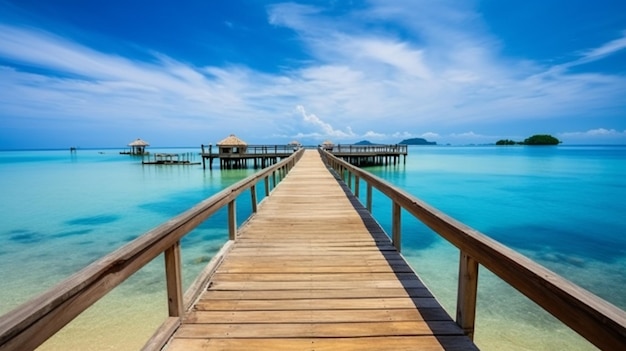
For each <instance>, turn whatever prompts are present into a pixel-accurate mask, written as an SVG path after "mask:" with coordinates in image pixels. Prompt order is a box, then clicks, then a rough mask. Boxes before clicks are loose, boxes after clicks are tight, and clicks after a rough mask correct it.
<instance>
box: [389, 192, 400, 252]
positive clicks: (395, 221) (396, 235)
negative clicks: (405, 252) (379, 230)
mask: <svg viewBox="0 0 626 351" xmlns="http://www.w3.org/2000/svg"><path fill="white" fill-rule="evenodd" d="M401 213H402V208H401V207H400V205H399V204H398V203H397V202H395V201H394V202H393V209H392V216H393V218H392V222H391V223H392V224H391V227H392V228H391V241H393V246H394V247H395V248H396V250H398V252H400V251H401V250H402V235H401V228H402V219H401Z"/></svg>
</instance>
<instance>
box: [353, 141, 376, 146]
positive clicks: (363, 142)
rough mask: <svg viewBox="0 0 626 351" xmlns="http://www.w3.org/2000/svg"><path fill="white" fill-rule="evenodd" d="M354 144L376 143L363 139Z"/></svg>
mask: <svg viewBox="0 0 626 351" xmlns="http://www.w3.org/2000/svg"><path fill="white" fill-rule="evenodd" d="M354 145H375V144H373V143H372V142H371V141H369V140H361V141H359V142H358V143H354Z"/></svg>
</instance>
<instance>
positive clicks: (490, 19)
mask: <svg viewBox="0 0 626 351" xmlns="http://www.w3.org/2000/svg"><path fill="white" fill-rule="evenodd" d="M231 133H234V134H236V135H237V136H239V137H241V138H242V139H244V140H246V141H247V142H249V143H255V144H263V143H271V144H273V143H283V142H284V143H287V142H289V141H291V140H293V139H297V140H299V141H301V142H303V143H306V144H319V143H321V142H322V141H324V140H326V139H330V140H332V141H334V142H336V143H350V142H356V141H359V140H363V139H367V140H370V141H372V142H379V143H397V142H399V141H400V140H402V139H404V138H409V137H423V138H426V139H428V140H433V141H437V142H438V143H440V144H447V143H450V144H469V143H477V144H481V143H494V142H495V141H497V140H499V139H503V138H508V139H514V140H523V139H524V138H526V137H528V136H530V135H533V134H544V133H545V134H552V135H554V136H557V137H558V138H559V139H561V140H562V141H563V142H564V143H565V144H618V143H619V144H626V1H623V0H596V1H586V0H584V1H583V0H567V1H566V0H541V1H538V0H537V1H536V0H529V1H501V0H485V1H478V0H477V1H472V0H465V1H457V0H454V1H452V0H404V1H402V0H370V1H367V0H364V1H358V0H356V1H338V0H335V1H333V0H326V1H322V0H317V1H300V2H272V1H260V0H215V1H204V0H197V1H196V0H193V1H192V0H181V1H159V0H150V1H148V0H141V1H139V0H124V1H119V0H107V1H104V0H92V1H84V0H55V1H52V0H47V1H46V0H15V1H8V0H0V149H12V148H57V147H58V148H65V147H69V146H79V147H124V146H125V145H126V144H127V143H128V142H130V141H132V140H134V139H136V138H138V137H141V138H143V139H145V140H148V141H149V142H150V143H151V144H152V145H153V146H199V145H200V144H208V143H215V142H217V141H219V140H221V139H223V138H224V137H226V136H228V135H229V134H231Z"/></svg>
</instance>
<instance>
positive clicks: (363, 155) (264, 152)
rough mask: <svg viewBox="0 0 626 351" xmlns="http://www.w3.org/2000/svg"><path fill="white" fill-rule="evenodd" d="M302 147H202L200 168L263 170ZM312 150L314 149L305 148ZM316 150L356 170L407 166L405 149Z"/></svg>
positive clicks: (399, 146)
mask: <svg viewBox="0 0 626 351" xmlns="http://www.w3.org/2000/svg"><path fill="white" fill-rule="evenodd" d="M301 148H302V146H300V145H299V144H298V145H294V144H287V145H246V144H244V145H241V146H239V147H234V146H229V147H226V148H224V147H221V146H220V147H219V148H218V151H217V152H214V151H213V146H212V145H201V155H202V167H203V168H204V169H206V164H207V163H208V164H209V168H212V167H213V160H214V159H219V160H220V168H247V167H249V166H253V167H254V168H265V167H267V166H269V165H273V164H276V163H278V162H280V161H281V160H283V159H285V158H287V157H289V156H291V155H292V154H293V153H294V152H296V151H298V150H300V149H301ZM306 148H315V147H306ZM319 148H321V149H323V150H326V151H329V152H330V153H331V154H333V155H335V156H337V157H339V158H341V159H343V160H346V161H347V162H349V163H351V164H353V165H356V166H371V165H391V164H394V165H395V164H397V163H400V159H401V158H402V157H403V162H404V163H406V157H407V155H408V153H409V152H408V146H407V145H402V144H396V145H332V144H323V145H320V146H319Z"/></svg>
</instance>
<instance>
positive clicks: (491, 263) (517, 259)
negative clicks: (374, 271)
mask: <svg viewBox="0 0 626 351" xmlns="http://www.w3.org/2000/svg"><path fill="white" fill-rule="evenodd" d="M319 152H320V153H321V154H322V157H323V159H324V160H325V162H326V163H327V164H328V165H329V166H330V167H332V168H334V169H335V170H336V172H337V173H338V175H339V177H340V178H341V179H342V180H344V175H345V176H347V180H348V184H351V183H352V181H351V178H352V176H354V178H355V181H354V193H355V195H356V196H357V197H358V193H359V185H358V184H359V183H360V179H362V180H364V181H365V182H366V184H367V200H366V208H367V209H368V210H369V211H370V212H371V210H372V187H374V188H376V189H377V190H379V191H380V192H381V193H383V194H385V195H386V196H387V197H389V198H390V199H391V200H392V203H393V211H392V212H393V214H392V216H393V224H392V227H393V229H392V241H393V243H394V245H395V246H396V248H398V250H400V241H401V233H400V213H401V211H400V207H401V208H403V209H405V210H406V211H407V212H408V213H410V214H412V215H413V216H414V217H416V218H417V219H419V220H420V221H422V222H423V223H424V224H426V225H427V226H428V227H430V228H431V229H433V230H434V231H435V232H437V233H438V234H439V235H440V236H441V237H443V238H444V239H446V240H447V241H448V242H450V243H451V244H453V245H454V246H456V247H457V248H458V249H459V250H460V251H461V257H460V263H459V285H458V292H457V314H456V322H457V324H459V326H460V327H461V328H463V330H464V331H465V333H466V334H467V335H468V336H469V337H473V334H474V319H475V318H474V317H475V313H476V296H477V286H478V265H479V264H480V265H483V266H484V267H485V268H487V269H489V270H490V271H491V272H493V273H495V274H496V275H497V276H498V277H500V279H502V280H503V281H505V282H506V283H507V284H509V285H510V286H512V287H513V288H515V289H517V290H518V291H520V292H521V293H523V294H524V295H526V296H527V297H528V298H530V299H531V300H532V301H534V302H535V303H537V304H538V305H539V306H540V307H541V308H543V309H544V310H546V311H548V312H550V313H551V314H552V315H553V316H555V317H556V318H558V319H559V320H560V321H561V322H563V323H564V324H565V325H567V326H568V327H569V328H571V329H572V330H574V331H576V332H577V333H579V334H580V335H581V336H583V337H584V338H585V339H587V340H588V341H590V342H591V343H592V344H594V345H595V346H597V347H599V348H600V349H603V350H621V349H624V346H625V345H626V312H625V311H623V310H621V309H620V308H618V307H617V306H615V305H613V304H611V303H609V302H607V301H605V300H603V299H602V298H600V297H598V296H596V295H594V294H592V293H591V292H589V291H587V290H585V289H583V288H581V287H579V286H578V285H575V284H574V283H572V282H570V281H568V280H566V279H565V278H563V277H561V276H559V275H558V274H556V273H554V272H552V271H550V270H548V269H547V268H545V267H543V266H542V265H540V264H538V263H536V262H534V261H532V260H530V259H529V258H527V257H525V256H523V255H521V254H520V253H518V252H516V251H514V250H512V249H509V248H508V247H506V246H504V245H502V244H500V243H498V242H497V241H495V240H493V239H491V238H489V237H487V236H486V235H484V234H482V233H480V232H479V231H477V230H474V229H472V228H470V227H468V226H467V225H465V224H463V223H461V222H459V221H457V220H455V219H453V218H451V217H449V216H447V215H446V214H444V213H443V212H441V211H439V210H437V209H435V208H434V207H431V206H429V205H428V204H426V203H425V202H423V201H421V200H419V199H417V198H416V197H414V196H412V195H411V194H408V193H406V192H405V191H403V190H401V189H399V188H397V187H395V186H393V185H392V184H391V183H388V182H386V181H384V180H382V179H381V178H379V177H376V176H375V175H372V174H371V173H369V172H367V171H364V170H362V169H360V168H358V167H355V166H353V165H351V164H349V163H347V162H345V161H343V160H341V159H339V158H337V157H335V156H333V155H332V154H331V153H328V152H326V151H324V150H321V149H320V150H319Z"/></svg>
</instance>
